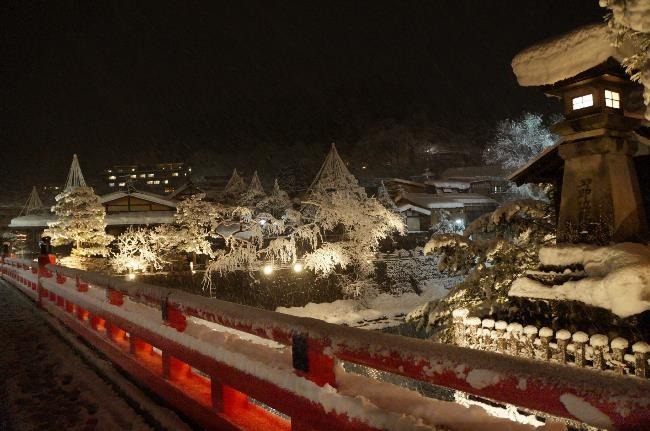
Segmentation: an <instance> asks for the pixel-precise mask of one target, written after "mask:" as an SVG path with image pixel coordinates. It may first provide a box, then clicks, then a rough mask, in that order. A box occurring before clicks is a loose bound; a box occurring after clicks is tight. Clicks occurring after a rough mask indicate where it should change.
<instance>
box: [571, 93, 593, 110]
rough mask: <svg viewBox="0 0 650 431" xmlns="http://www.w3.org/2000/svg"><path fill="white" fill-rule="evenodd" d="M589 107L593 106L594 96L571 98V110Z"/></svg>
mask: <svg viewBox="0 0 650 431" xmlns="http://www.w3.org/2000/svg"><path fill="white" fill-rule="evenodd" d="M589 106H594V96H593V95H591V94H587V95H584V96H580V97H574V98H573V110H574V111H575V110H578V109H582V108H588V107H589Z"/></svg>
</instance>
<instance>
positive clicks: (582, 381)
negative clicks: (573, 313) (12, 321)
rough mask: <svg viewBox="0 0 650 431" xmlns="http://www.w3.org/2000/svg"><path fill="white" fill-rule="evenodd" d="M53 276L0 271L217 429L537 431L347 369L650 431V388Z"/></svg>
mask: <svg viewBox="0 0 650 431" xmlns="http://www.w3.org/2000/svg"><path fill="white" fill-rule="evenodd" d="M47 263H48V260H47V256H45V257H43V256H42V257H41V262H40V264H37V263H36V262H31V261H20V260H16V259H3V261H2V264H0V269H1V272H2V276H3V278H4V279H6V280H8V281H10V282H12V284H14V285H15V286H17V287H18V288H19V289H20V290H22V291H23V292H25V293H26V294H28V295H30V296H31V297H32V298H34V299H35V300H36V301H38V302H39V303H40V305H41V306H42V307H43V308H44V309H46V310H47V311H48V312H49V313H51V314H53V315H55V316H56V317H57V318H58V319H59V320H60V321H61V322H63V323H64V324H66V325H67V326H68V327H69V328H70V329H72V330H73V331H75V332H77V333H78V334H79V335H81V336H82V337H84V338H85V339H86V340H87V341H88V342H89V343H91V344H92V345H93V346H95V348H97V349H98V350H100V351H102V352H103V353H104V354H105V355H106V356H108V357H109V358H110V359H111V360H112V361H113V362H114V363H115V364H116V365H118V366H119V367H121V368H123V369H124V370H126V371H127V372H128V373H129V374H131V375H132V376H134V378H135V379H137V380H138V381H140V382H141V383H142V384H143V385H145V386H147V387H148V388H149V389H151V390H152V391H154V392H156V393H157V394H158V395H159V396H161V397H162V398H163V399H166V400H168V401H169V402H170V403H173V405H174V406H175V407H177V408H178V409H179V410H182V411H183V412H184V413H185V414H187V415H188V416H189V417H191V418H192V419H194V420H195V421H196V422H197V423H199V424H201V425H202V426H204V427H207V428H210V429H215V428H217V429H293V430H304V429H309V430H330V429H343V430H347V429H354V430H371V429H399V430H402V429H404V430H406V429H434V428H435V427H436V426H442V427H443V428H445V429H454V424H455V423H456V421H460V422H461V423H462V424H463V429H481V430H501V429H511V430H529V429H532V428H531V426H529V425H523V424H513V423H511V422H508V423H505V422H504V421H505V420H503V419H497V418H494V417H490V416H487V414H485V413H484V412H483V413H478V412H477V411H475V410H467V409H466V408H465V407H462V406H459V405H457V404H454V403H447V402H443V401H438V400H433V399H430V398H425V397H423V396H421V395H419V394H417V393H416V392H414V391H411V390H408V389H406V388H402V387H399V386H397V385H393V384H388V383H384V382H379V381H376V380H372V379H370V378H367V377H361V376H357V375H352V374H348V373H347V372H345V371H343V370H342V368H341V367H339V366H337V365H336V364H337V362H338V361H347V362H352V363H355V364H360V365H364V366H367V367H370V368H373V369H376V370H380V371H384V372H389V373H394V374H397V375H401V376H405V377H409V378H411V379H415V380H418V381H421V382H426V383H431V384H435V385H439V386H444V387H447V388H451V389H455V390H460V391H463V392H466V393H469V394H473V395H476V396H479V397H483V398H488V399H491V400H494V401H497V402H501V403H508V404H512V405H516V406H519V407H523V408H526V409H529V410H532V411H537V412H545V413H547V414H549V415H553V416H560V417H566V418H570V419H573V420H577V421H580V422H585V423H588V424H591V425H595V426H599V427H605V428H618V429H638V427H639V426H640V424H647V423H649V422H650V411H649V410H648V409H647V405H648V404H650V382H649V381H647V380H645V379H634V378H628V377H621V376H617V375H614V374H605V373H595V372H593V371H590V370H585V369H580V368H578V367H571V368H568V367H563V366H561V365H559V364H554V363H545V364H538V365H535V366H533V367H531V363H530V361H529V360H527V359H523V358H518V357H507V358H504V357H503V356H502V355H498V354H496V353H492V352H483V351H476V350H471V349H467V348H464V347H457V346H453V345H446V344H437V343H431V342H428V341H426V340H420V339H412V338H406V337H401V336H396V335H391V334H385V333H379V332H371V331H365V330H361V329H357V328H350V327H344V326H337V325H332V324H329V323H326V322H323V321H320V320H315V319H309V318H301V317H295V316H290V315H285V314H281V313H275V312H271V311H267V310H260V309H256V308H252V307H246V306H241V305H237V304H232V303H228V302H224V301H219V300H215V299H210V298H204V297H200V296H196V295H192V294H189V293H185V292H182V291H178V290H175V289H166V288H161V287H157V286H151V285H147V284H143V283H137V282H133V281H131V282H129V281H125V280H123V279H119V278H115V277H108V276H103V275H100V274H96V273H90V272H86V271H81V270H75V269H70V268H65V267H60V266H56V265H48V264H47ZM465 317H466V316H465ZM479 321H480V320H479ZM494 326H495V327H496V326H497V322H495V323H494ZM498 326H499V327H502V325H501V324H500V323H499V324H498ZM486 329H489V328H486ZM506 329H507V328H506ZM511 332H512V331H511ZM235 334H236V335H235ZM516 348H522V347H516ZM250 398H252V399H254V400H257V402H249V399H250ZM406 399H408V400H409V401H408V402H401V401H399V400H406ZM258 403H262V404H266V405H267V406H268V407H271V408H272V409H275V410H276V411H277V412H281V413H282V415H284V416H282V415H277V414H275V413H273V411H272V410H271V409H269V408H266V409H263V408H261V407H259V406H258ZM287 417H289V418H290V419H287Z"/></svg>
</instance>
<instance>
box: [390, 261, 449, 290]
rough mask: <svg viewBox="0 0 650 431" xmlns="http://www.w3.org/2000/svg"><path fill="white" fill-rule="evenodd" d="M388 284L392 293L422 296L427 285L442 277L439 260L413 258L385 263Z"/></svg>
mask: <svg viewBox="0 0 650 431" xmlns="http://www.w3.org/2000/svg"><path fill="white" fill-rule="evenodd" d="M385 271H386V279H387V282H388V283H387V284H388V285H389V288H390V293H392V294H397V295H400V294H402V293H405V292H414V293H417V294H420V293H421V292H422V289H423V288H424V285H425V283H426V282H427V281H428V280H431V279H432V278H435V277H438V276H440V272H439V271H438V262H437V259H435V258H433V257H431V256H413V257H405V258H401V259H389V260H386V261H385Z"/></svg>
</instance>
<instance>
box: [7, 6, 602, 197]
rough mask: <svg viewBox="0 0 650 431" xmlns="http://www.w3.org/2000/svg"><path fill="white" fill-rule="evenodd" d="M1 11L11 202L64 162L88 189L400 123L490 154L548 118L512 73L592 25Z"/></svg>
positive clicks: (553, 13)
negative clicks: (502, 127)
mask: <svg viewBox="0 0 650 431" xmlns="http://www.w3.org/2000/svg"><path fill="white" fill-rule="evenodd" d="M0 8H2V9H1V10H0V20H1V22H0V32H1V36H2V39H1V41H2V47H1V52H0V54H1V55H0V67H1V73H2V75H1V77H2V81H1V84H0V85H1V90H0V91H1V93H0V97H1V98H2V114H1V125H0V126H1V127H0V145H1V147H2V150H3V151H2V160H3V162H2V170H3V176H4V177H5V178H7V177H10V178H16V179H17V180H18V184H17V186H19V187H21V188H22V187H30V186H31V183H35V182H42V183H45V182H62V181H64V180H65V175H66V173H67V165H68V164H69V161H70V158H71V155H72V153H73V152H76V153H78V154H79V156H80V158H81V162H82V167H84V170H85V171H86V176H87V177H91V178H92V177H93V176H94V175H96V174H97V173H98V172H99V170H101V169H104V168H106V167H108V166H109V165H112V164H117V163H126V162H142V161H151V162H154V161H172V160H190V161H193V162H195V161H196V160H199V161H200V160H203V161H205V160H210V163H214V170H215V173H223V172H227V171H229V170H230V169H231V168H232V167H234V165H237V166H242V165H244V167H246V165H250V168H251V169H252V168H255V167H260V168H261V169H263V168H264V167H268V166H273V167H275V168H277V167H278V166H282V165H283V163H287V164H289V163H299V162H300V161H301V160H302V159H303V158H304V157H306V155H308V154H313V153H315V154H316V156H314V157H315V158H320V157H321V156H322V153H324V151H325V149H326V148H327V145H328V143H329V142H332V141H336V142H337V143H338V146H339V148H340V149H341V152H342V153H343V154H344V155H345V154H346V150H347V148H348V147H349V146H351V145H353V144H354V142H356V141H358V140H359V139H360V138H361V137H362V136H364V134H365V133H366V131H367V130H368V128H370V127H372V125H373V124H376V123H377V122H380V121H385V120H387V119H391V120H392V121H396V122H400V121H404V120H405V119H408V118H411V117H413V116H414V115H419V116H425V117H426V118H427V119H428V121H430V122H432V123H434V124H436V125H439V126H441V127H445V128H448V129H450V130H453V131H454V132H455V133H459V134H463V133H465V132H466V131H471V132H467V133H473V134H474V135H475V134H476V133H484V134H486V135H485V136H486V137H485V139H488V136H487V132H484V131H485V130H488V129H489V128H490V127H493V126H494V124H495V123H496V122H497V121H499V120H501V119H503V118H504V117H508V116H517V115H519V114H521V113H522V112H523V111H526V110H529V111H537V112H543V113H547V114H548V113H551V112H553V111H554V110H555V109H557V107H556V106H555V105H554V104H553V103H552V102H551V101H549V100H547V99H546V98H545V97H544V96H543V95H542V94H541V93H540V92H539V91H537V90H535V89H523V88H520V87H518V85H517V83H516V79H515V77H514V75H513V73H512V70H511V68H510V61H511V59H512V57H513V56H514V55H515V54H516V53H517V52H518V51H520V50H521V49H523V48H525V47H526V46H528V45H530V44H532V43H534V42H537V41H540V40H543V39H545V38H548V37H550V36H553V35H555V34H558V33H562V32H565V31H567V30H570V29H571V28H573V27H575V26H578V25H582V24H585V23H590V22H595V21H598V20H601V19H602V15H603V9H601V8H599V7H598V1H597V0H580V1H577V0H571V1H568V0H526V1H478V0H474V1H461V0H453V1H451V0H450V1H420V2H405V1H397V0H396V1H392V2H391V1H380V0H374V1H352V0H347V1H331V0H330V1H295V2H291V1H281V2H280V1H278V2H276V1H268V0H267V1H235V2H228V3H226V2H223V3H221V2H217V1H204V2H197V1H177V2H158V1H156V2H142V1H120V2H118V1H105V2H104V1H102V2H100V1H64V0H61V1H49V2H45V1H43V2H34V1H26V0H19V1H3V2H2V4H1V6H0ZM476 130H480V131H481V132H476ZM40 172H42V173H40ZM2 184H3V188H6V187H9V188H15V187H16V185H13V186H12V185H8V183H7V182H6V181H3V182H2Z"/></svg>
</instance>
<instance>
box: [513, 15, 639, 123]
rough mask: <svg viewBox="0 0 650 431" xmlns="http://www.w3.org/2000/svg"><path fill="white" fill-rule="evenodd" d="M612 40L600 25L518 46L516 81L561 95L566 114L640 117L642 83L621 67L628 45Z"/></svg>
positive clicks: (626, 55) (566, 115) (567, 115)
mask: <svg viewBox="0 0 650 431" xmlns="http://www.w3.org/2000/svg"><path fill="white" fill-rule="evenodd" d="M612 42H613V40H612V38H611V35H610V34H609V31H608V27H607V25H605V24H593V25H588V26H584V27H580V28H578V29H576V30H574V31H572V32H569V33H567V34H564V35H562V36H558V37H555V38H552V39H549V40H546V41H544V42H541V43H539V44H536V45H534V46H531V47H529V48H527V49H525V50H523V51H522V52H520V53H519V54H517V55H516V56H515V58H514V59H513V60H512V69H513V71H514V73H515V75H516V76H517V81H518V82H519V84H520V85H522V86H525V87H530V86H538V87H541V88H542V89H543V90H544V92H545V93H546V94H548V95H550V96H556V97H560V98H562V99H563V102H564V115H565V117H566V118H574V117H584V116H586V115H591V114H595V113H602V112H607V113H608V114H614V115H616V114H620V115H622V116H625V117H628V118H635V119H642V118H643V113H644V111H645V105H644V104H643V97H642V93H643V87H642V86H641V85H639V84H636V83H633V82H631V81H630V80H629V79H628V76H627V74H626V73H625V70H624V68H623V67H622V66H621V62H622V61H623V59H625V58H626V57H628V56H630V55H633V50H632V48H631V47H630V46H629V45H628V44H627V43H625V42H623V43H621V44H618V45H614V44H613V43H612Z"/></svg>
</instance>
